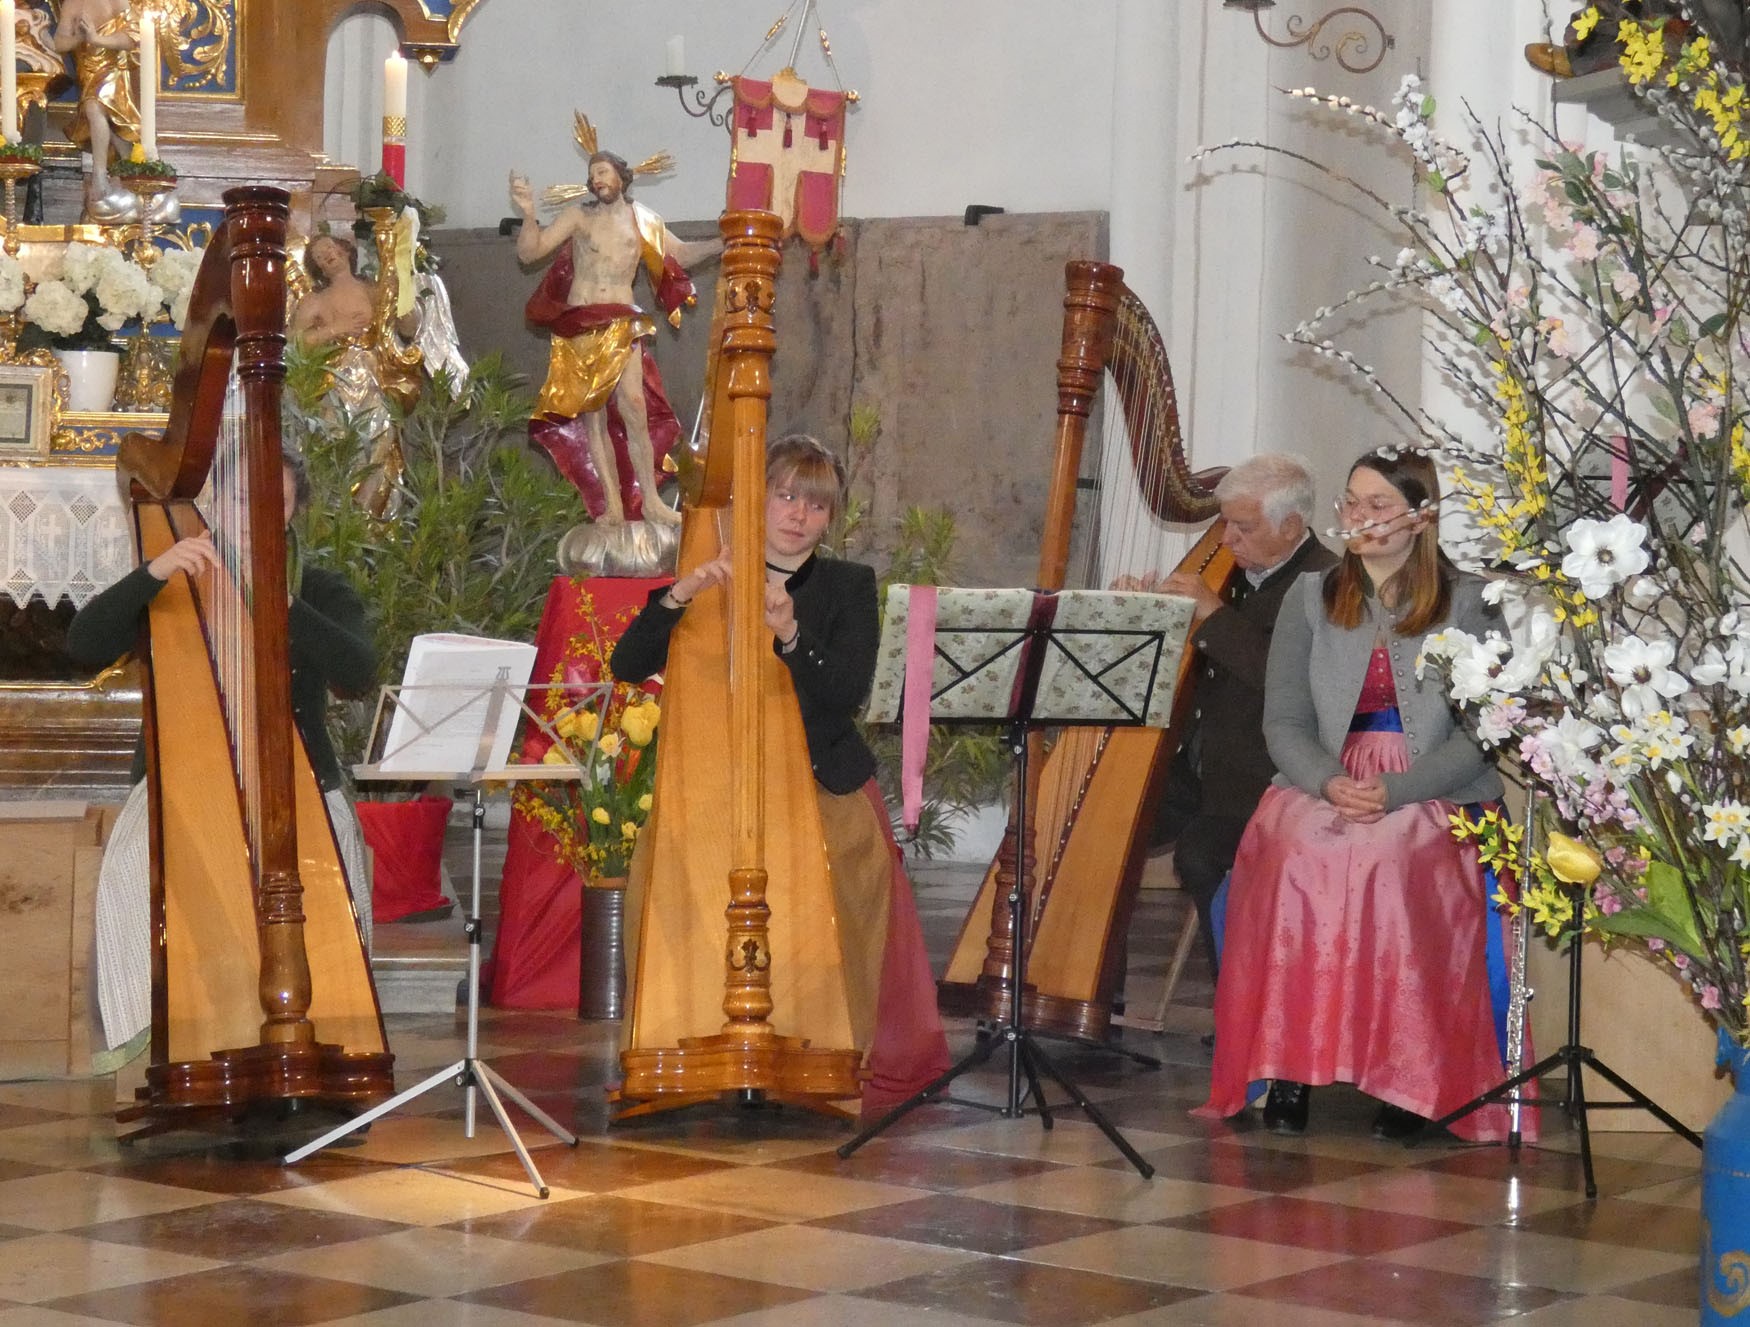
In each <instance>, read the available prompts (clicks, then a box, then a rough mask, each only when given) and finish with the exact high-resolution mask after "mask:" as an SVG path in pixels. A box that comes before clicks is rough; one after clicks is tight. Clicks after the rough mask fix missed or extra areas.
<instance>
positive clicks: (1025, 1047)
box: [1004, 1036, 1055, 1129]
mask: <svg viewBox="0 0 1750 1327" xmlns="http://www.w3.org/2000/svg"><path fill="white" fill-rule="evenodd" d="M1009 1053H1010V1054H1011V1055H1014V1056H1017V1057H1018V1058H1019V1059H1020V1061H1021V1068H1022V1070H1024V1071H1025V1073H1026V1075H1027V1087H1028V1089H1029V1090H1030V1091H1031V1092H1032V1093H1033V1103H1034V1106H1035V1107H1036V1108H1037V1109H1038V1111H1039V1123H1040V1124H1041V1125H1042V1126H1044V1127H1045V1128H1046V1129H1049V1128H1051V1126H1052V1125H1053V1124H1054V1123H1055V1121H1054V1120H1053V1119H1052V1118H1051V1103H1050V1102H1048V1101H1047V1100H1046V1099H1045V1092H1044V1090H1043V1089H1042V1088H1041V1087H1040V1086H1039V1071H1038V1069H1037V1068H1036V1067H1035V1065H1034V1063H1033V1054H1032V1047H1031V1046H1030V1045H1029V1044H1028V1041H1027V1038H1026V1037H1025V1036H1018V1037H1016V1038H1015V1043H1014V1045H1013V1046H1012V1047H1010V1050H1009ZM1011 1106H1012V1112H1013V1114H1015V1115H1020V1114H1021V1113H1022V1112H1021V1104H1020V1102H1014V1103H1011ZM1009 1113H1010V1112H1009V1111H1005V1112H1004V1114H1009Z"/></svg>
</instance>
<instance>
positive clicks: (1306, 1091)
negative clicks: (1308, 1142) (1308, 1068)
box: [1264, 1078, 1312, 1134]
mask: <svg viewBox="0 0 1750 1327" xmlns="http://www.w3.org/2000/svg"><path fill="white" fill-rule="evenodd" d="M1311 1106H1312V1089H1311V1088H1310V1087H1308V1086H1307V1085H1306V1084H1305V1083H1295V1082H1291V1081H1290V1080H1289V1079H1286V1078H1278V1079H1276V1080H1275V1081H1274V1082H1272V1083H1271V1084H1270V1095H1269V1097H1268V1098H1267V1099H1266V1100H1265V1102H1264V1127H1265V1128H1266V1129H1268V1130H1269V1131H1270V1132H1271V1133H1285V1134H1300V1133H1305V1132H1306V1117H1307V1111H1308V1110H1309V1109H1310V1108H1311Z"/></svg>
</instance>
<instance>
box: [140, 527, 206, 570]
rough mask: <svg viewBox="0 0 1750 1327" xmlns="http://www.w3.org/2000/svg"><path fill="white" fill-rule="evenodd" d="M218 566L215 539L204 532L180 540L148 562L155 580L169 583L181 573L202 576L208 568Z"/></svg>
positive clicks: (147, 566) (147, 565) (148, 568)
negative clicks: (214, 546)
mask: <svg viewBox="0 0 1750 1327" xmlns="http://www.w3.org/2000/svg"><path fill="white" fill-rule="evenodd" d="M218 565H219V555H218V552H217V551H216V550H215V549H214V548H213V537H212V535H210V534H207V533H205V532H203V533H201V534H197V535H190V536H189V537H188V538H187V539H178V540H177V541H176V542H175V543H174V544H172V545H171V546H170V547H169V548H167V549H165V550H164V551H163V552H162V553H160V554H159V555H158V556H157V557H155V558H153V559H152V560H151V561H150V562H148V563H147V564H146V570H147V572H148V573H150V574H151V576H152V578H153V579H154V580H160V581H167V580H169V579H170V578H171V577H172V576H174V575H175V574H176V573H177V572H179V571H180V572H183V573H185V574H187V575H189V576H200V575H202V574H203V573H204V572H205V571H206V569H207V568H208V567H217V566H218Z"/></svg>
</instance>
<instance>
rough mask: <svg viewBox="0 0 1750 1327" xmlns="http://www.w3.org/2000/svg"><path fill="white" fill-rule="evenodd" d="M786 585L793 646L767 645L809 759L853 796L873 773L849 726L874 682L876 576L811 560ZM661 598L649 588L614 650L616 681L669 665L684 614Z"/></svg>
mask: <svg viewBox="0 0 1750 1327" xmlns="http://www.w3.org/2000/svg"><path fill="white" fill-rule="evenodd" d="M788 586H789V590H790V597H791V598H792V599H793V600H795V603H796V626H797V637H796V647H795V649H793V650H792V651H791V652H790V653H788V654H785V653H784V652H783V651H782V650H779V649H778V643H777V641H775V640H774V641H773V642H772V649H773V650H774V651H775V652H776V653H777V655H778V658H780V659H782V660H783V661H784V665H785V667H787V668H788V669H789V670H790V680H791V681H792V682H793V683H795V686H796V699H797V702H798V704H799V706H800V708H801V710H802V727H803V730H804V731H805V732H806V733H807V735H808V760H809V763H810V764H811V765H812V766H813V769H814V777H815V780H816V782H818V783H819V784H820V785H821V787H823V788H825V789H826V790H827V791H828V792H832V793H851V792H855V791H856V790H857V789H859V788H861V787H862V786H863V785H864V784H865V783H867V782H868V781H869V779H870V778H871V777H872V776H873V775H874V773H875V753H874V752H873V751H871V750H869V744H868V743H867V742H865V741H864V740H863V736H862V734H861V733H859V732H858V731H857V725H856V721H855V720H856V714H857V711H858V710H860V709H861V708H862V707H863V702H864V701H865V700H867V699H868V696H869V684H870V683H871V682H872V681H873V680H874V676H875V648H876V645H877V644H878V643H879V641H880V636H881V623H880V617H879V614H878V613H877V611H876V596H875V572H874V571H873V570H872V569H871V568H869V567H866V566H864V565H863V564H862V563H860V562H841V561H839V560H838V559H836V558H823V557H820V556H818V555H816V556H814V557H811V558H809V559H808V561H807V562H805V563H803V564H802V565H801V566H800V567H798V568H797V569H796V571H795V572H794V573H793V574H792V575H791V577H790V580H789V582H788ZM665 593H666V590H653V591H651V594H650V598H649V600H648V601H647V602H646V603H645V605H644V610H643V611H642V612H641V613H639V614H638V616H637V617H636V618H635V619H633V622H632V625H631V626H629V627H627V628H626V632H625V634H624V635H623V636H621V637H620V643H619V644H618V645H617V646H616V647H615V648H614V656H613V658H612V659H611V660H609V664H608V666H609V667H610V668H611V669H612V670H613V673H614V676H615V677H617V678H618V679H619V680H620V681H622V682H642V681H643V680H644V679H645V678H647V677H649V676H650V675H651V674H652V673H656V672H660V671H661V670H662V668H663V666H664V665H665V664H666V663H667V662H668V638H669V634H670V633H671V632H672V631H673V630H674V627H675V623H677V622H679V621H680V620H681V614H682V613H683V612H685V611H686V610H685V609H681V608H669V607H668V606H666V605H665V604H664V603H663V602H662V596H663V595H664V594H665Z"/></svg>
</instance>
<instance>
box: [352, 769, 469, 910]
mask: <svg viewBox="0 0 1750 1327" xmlns="http://www.w3.org/2000/svg"><path fill="white" fill-rule="evenodd" d="M358 814H359V824H360V825H361V826H362V827H363V829H364V832H365V842H366V843H368V844H369V845H370V847H371V854H372V865H371V914H372V918H373V920H374V921H376V922H392V921H398V920H400V919H401V918H402V917H408V916H411V915H413V914H414V913H416V912H429V911H431V910H432V909H433V908H441V907H443V906H444V904H445V903H446V902H448V900H447V899H445V898H444V895H443V891H442V889H440V888H439V884H438V882H439V868H440V867H441V865H442V863H443V855H444V825H445V823H446V822H447V821H448V820H449V818H450V799H449V798H447V797H421V798H420V799H419V800H417V801H413V802H360V803H359V804H358Z"/></svg>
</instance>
